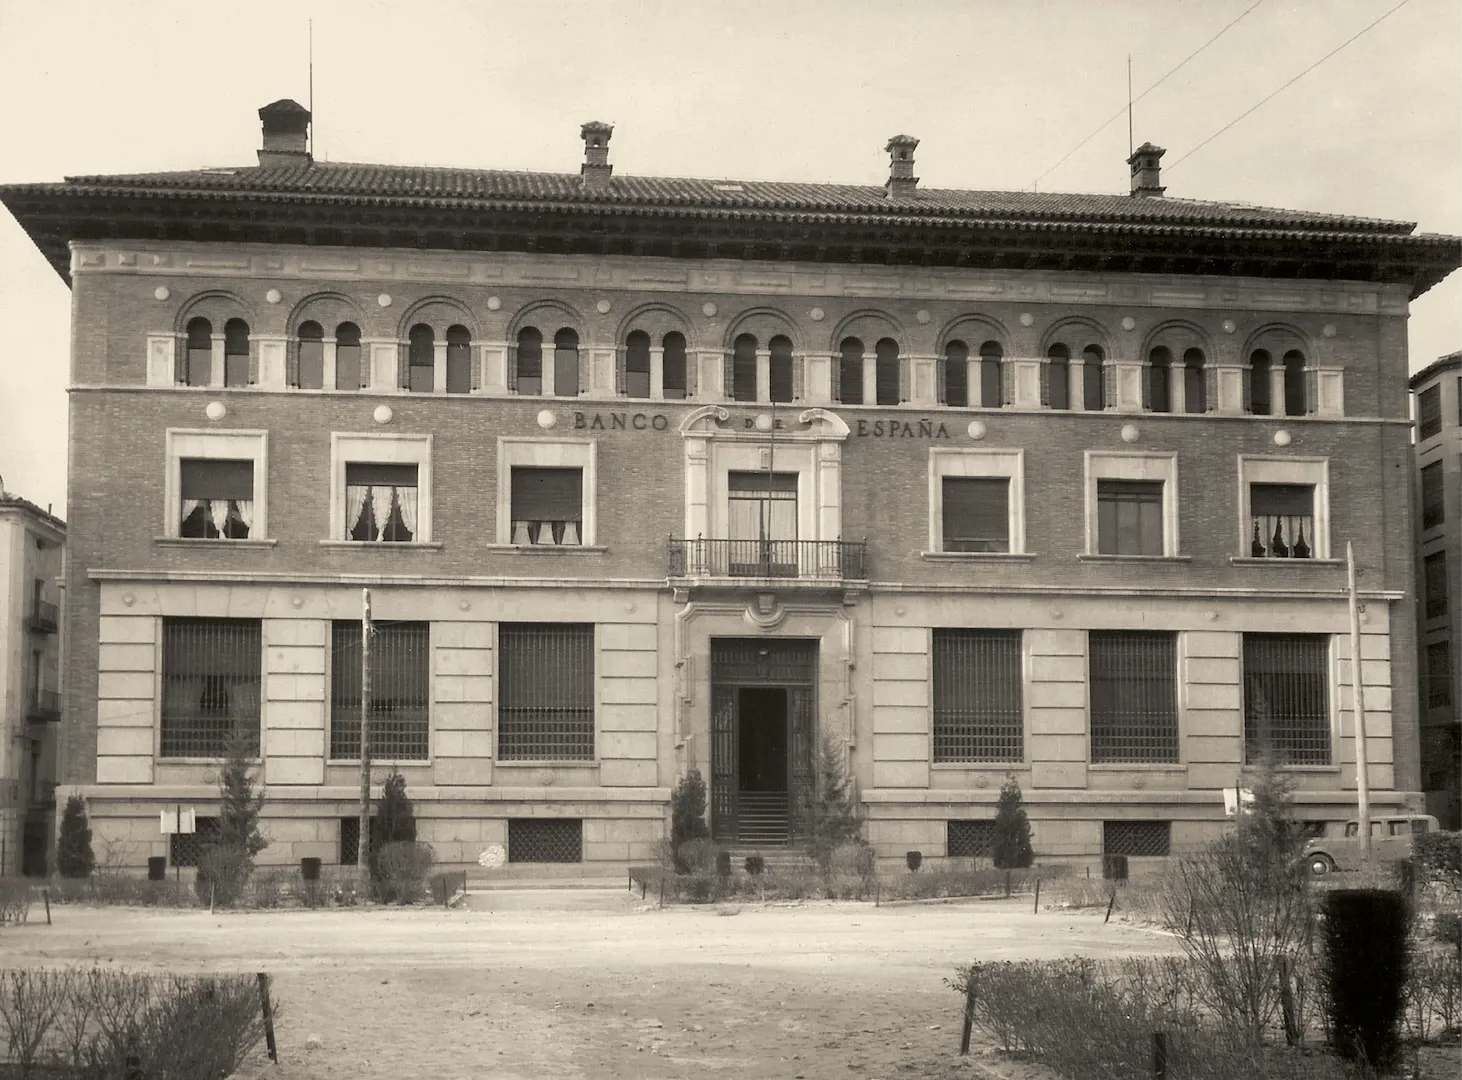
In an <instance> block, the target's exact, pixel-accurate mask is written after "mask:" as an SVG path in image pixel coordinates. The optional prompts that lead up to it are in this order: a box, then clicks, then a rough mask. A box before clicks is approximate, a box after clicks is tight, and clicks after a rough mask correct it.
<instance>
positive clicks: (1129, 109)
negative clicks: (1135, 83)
mask: <svg viewBox="0 0 1462 1080" xmlns="http://www.w3.org/2000/svg"><path fill="white" fill-rule="evenodd" d="M1127 156H1128V157H1131V156H1132V54H1131V53H1128V54H1127Z"/></svg>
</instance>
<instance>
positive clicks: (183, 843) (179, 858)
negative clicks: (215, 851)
mask: <svg viewBox="0 0 1462 1080" xmlns="http://www.w3.org/2000/svg"><path fill="white" fill-rule="evenodd" d="M193 827H194V828H195V829H196V830H197V831H196V832H190V833H169V834H168V863H169V864H170V865H172V866H181V867H183V868H184V869H188V868H190V867H195V866H197V865H198V859H199V857H200V856H201V855H202V854H203V850H204V848H206V847H208V845H209V844H212V843H214V842H216V841H217V840H218V818H216V817H200V818H197V819H196V820H195V821H194V824H193Z"/></svg>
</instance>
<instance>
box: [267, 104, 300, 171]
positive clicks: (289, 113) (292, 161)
mask: <svg viewBox="0 0 1462 1080" xmlns="http://www.w3.org/2000/svg"><path fill="white" fill-rule="evenodd" d="M259 119H260V120H261V121H262V122H263V124H264V146H263V148H262V149H260V151H259V167H260V168H262V169H282V168H288V167H289V166H291V165H309V164H310V163H311V158H310V152H309V150H308V149H306V145H307V140H308V139H309V132H310V110H309V109H307V108H305V107H304V106H303V105H301V104H300V103H299V102H298V101H292V100H290V99H289V98H282V99H280V100H279V101H276V102H274V103H273V104H271V105H265V106H264V107H263V108H262V109H260V110H259Z"/></svg>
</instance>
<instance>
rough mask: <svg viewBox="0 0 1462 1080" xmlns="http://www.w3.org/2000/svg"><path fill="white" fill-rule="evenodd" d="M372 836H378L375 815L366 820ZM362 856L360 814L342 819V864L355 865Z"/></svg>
mask: <svg viewBox="0 0 1462 1080" xmlns="http://www.w3.org/2000/svg"><path fill="white" fill-rule="evenodd" d="M366 827H367V828H368V829H370V834H371V836H372V837H375V836H376V828H377V820H376V818H375V817H374V816H372V817H370V818H368V819H367V821H366ZM359 857H360V815H359V814H352V815H351V816H350V817H343V818H341V819H340V865H341V866H354V865H355V864H356V861H357V859H358V858H359Z"/></svg>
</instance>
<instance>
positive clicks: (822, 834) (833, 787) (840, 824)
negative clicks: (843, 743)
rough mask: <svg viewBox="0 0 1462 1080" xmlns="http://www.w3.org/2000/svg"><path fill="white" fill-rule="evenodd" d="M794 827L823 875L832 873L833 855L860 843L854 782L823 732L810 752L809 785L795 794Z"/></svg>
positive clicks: (833, 743)
mask: <svg viewBox="0 0 1462 1080" xmlns="http://www.w3.org/2000/svg"><path fill="white" fill-rule="evenodd" d="M795 825H796V832H797V835H798V838H799V839H800V840H801V841H802V843H803V844H804V845H806V847H807V850H808V853H809V854H811V856H812V858H813V859H814V861H816V863H817V865H818V868H819V869H820V870H821V871H822V872H823V873H824V874H830V873H831V872H832V860H833V852H835V851H837V850H838V848H840V847H842V846H844V845H845V844H852V843H860V842H861V833H862V821H861V815H860V813H859V808H858V797H857V793H856V792H855V791H854V784H853V778H852V777H851V776H850V775H849V774H848V767H847V762H846V760H845V757H844V754H843V749H842V747H840V746H839V745H838V744H837V742H836V741H834V739H833V737H832V736H831V735H830V734H828V733H826V732H824V733H823V734H822V735H821V737H819V739H818V740H817V743H816V745H815V746H814V748H813V755H812V783H811V785H809V786H808V788H807V789H806V790H803V791H801V792H799V793H798V800H797V807H796V815H795Z"/></svg>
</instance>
